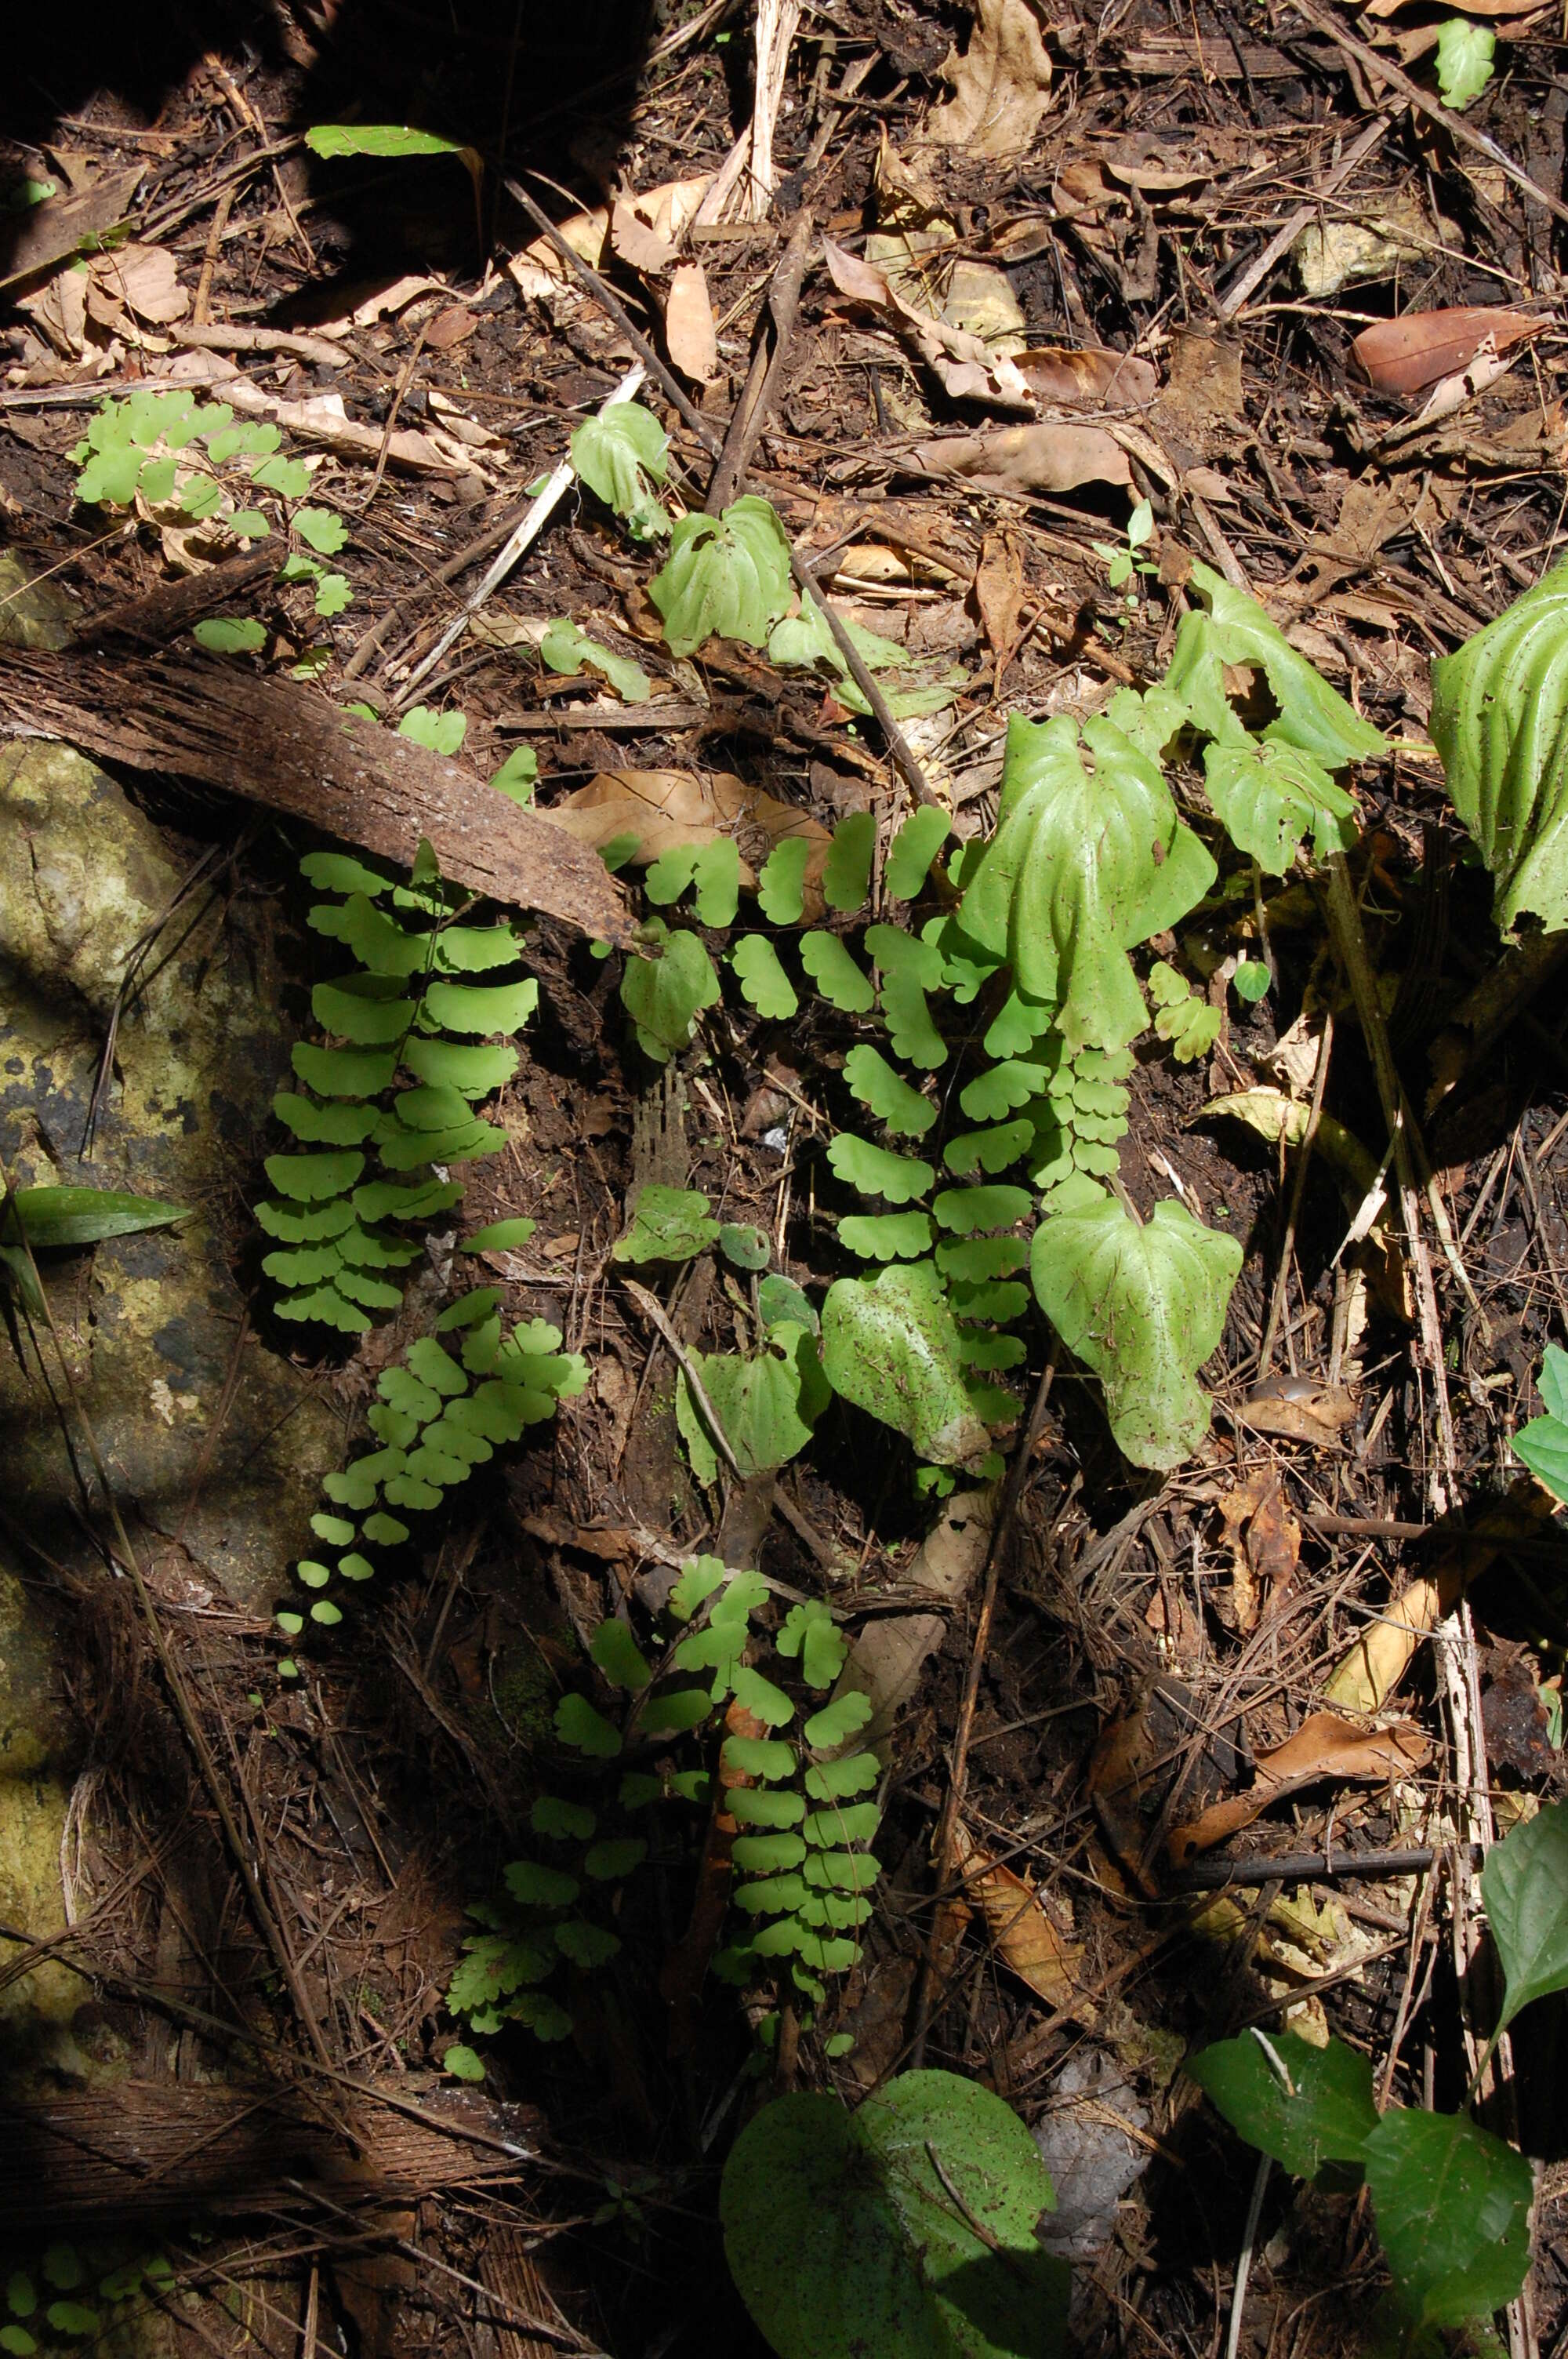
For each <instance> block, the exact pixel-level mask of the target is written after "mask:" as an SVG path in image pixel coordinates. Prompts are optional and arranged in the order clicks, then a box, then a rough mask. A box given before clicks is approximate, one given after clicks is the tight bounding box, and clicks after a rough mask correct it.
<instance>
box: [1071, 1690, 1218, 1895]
mask: <svg viewBox="0 0 1568 2359" xmlns="http://www.w3.org/2000/svg"><path fill="white" fill-rule="evenodd" d="M1238 1735H1239V1725H1237V1726H1236V1728H1235V1729H1234V1731H1233V1730H1232V1729H1230V1728H1219V1729H1215V1728H1209V1727H1207V1726H1206V1724H1205V1720H1204V1714H1203V1711H1202V1708H1201V1706H1200V1704H1199V1702H1198V1699H1197V1698H1196V1696H1195V1694H1194V1693H1193V1691H1192V1690H1191V1689H1190V1688H1188V1687H1185V1686H1184V1684H1183V1682H1182V1681H1181V1680H1175V1679H1169V1678H1165V1679H1157V1680H1151V1681H1150V1682H1149V1684H1148V1686H1147V1687H1146V1688H1145V1689H1144V1690H1143V1692H1142V1694H1141V1696H1140V1698H1139V1700H1138V1702H1137V1703H1136V1704H1135V1705H1134V1707H1133V1708H1132V1710H1131V1711H1130V1712H1123V1713H1120V1714H1119V1715H1118V1716H1117V1718H1116V1719H1114V1720H1111V1721H1108V1723H1106V1725H1105V1727H1104V1728H1103V1729H1102V1730H1101V1732H1100V1734H1099V1737H1098V1741H1097V1743H1096V1745H1095V1748H1094V1751H1093V1753H1092V1754H1091V1755H1090V1756H1089V1764H1088V1773H1087V1786H1088V1792H1089V1799H1090V1800H1091V1802H1092V1803H1093V1804H1094V1810H1095V1816H1096V1818H1097V1819H1098V1821H1099V1823H1100V1830H1101V1832H1102V1833H1103V1834H1104V1836H1105V1838H1106V1841H1107V1842H1108V1843H1109V1845H1110V1847H1111V1850H1112V1851H1113V1852H1114V1853H1115V1854H1116V1857H1117V1860H1118V1862H1119V1865H1120V1866H1121V1867H1122V1868H1123V1869H1124V1870H1125V1871H1126V1873H1127V1874H1128V1875H1130V1877H1131V1878H1132V1880H1133V1881H1134V1882H1135V1883H1136V1885H1137V1886H1138V1888H1139V1890H1140V1891H1141V1893H1142V1894H1143V1895H1144V1897H1145V1898H1146V1899H1153V1898H1154V1897H1156V1895H1157V1893H1158V1890H1159V1886H1158V1885H1157V1884H1156V1882H1155V1880H1154V1878H1153V1876H1152V1874H1151V1873H1150V1864H1149V1860H1148V1857H1147V1856H1146V1855H1147V1854H1149V1853H1150V1852H1151V1850H1152V1848H1153V1847H1154V1846H1156V1845H1157V1843H1158V1840H1159V1833H1158V1830H1159V1824H1160V1816H1161V1812H1162V1809H1163V1808H1164V1807H1165V1799H1166V1796H1167V1795H1168V1793H1169V1791H1170V1789H1171V1786H1172V1782H1173V1779H1175V1778H1178V1777H1179V1778H1180V1779H1181V1780H1182V1791H1183V1795H1184V1798H1185V1799H1187V1801H1188V1803H1189V1806H1195V1807H1196V1808H1197V1809H1199V1810H1203V1809H1205V1808H1206V1806H1207V1805H1208V1804H1209V1803H1210V1802H1211V1801H1212V1800H1213V1799H1216V1798H1217V1797H1219V1796H1222V1795H1224V1794H1225V1793H1226V1792H1227V1790H1228V1789H1229V1788H1232V1787H1233V1786H1234V1785H1235V1784H1236V1782H1237V1780H1238V1778H1239V1777H1243V1776H1244V1775H1245V1774H1246V1772H1247V1769H1248V1767H1249V1761H1248V1759H1247V1756H1246V1755H1245V1754H1244V1753H1243V1752H1242V1751H1241V1750H1240V1748H1239V1745H1238V1741H1237V1739H1238Z"/></svg>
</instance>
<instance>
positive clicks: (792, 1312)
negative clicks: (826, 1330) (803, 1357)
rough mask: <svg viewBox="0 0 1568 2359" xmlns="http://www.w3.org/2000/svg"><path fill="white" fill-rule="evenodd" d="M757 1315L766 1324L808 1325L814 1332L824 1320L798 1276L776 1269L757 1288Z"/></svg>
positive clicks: (784, 1325)
mask: <svg viewBox="0 0 1568 2359" xmlns="http://www.w3.org/2000/svg"><path fill="white" fill-rule="evenodd" d="M757 1316H758V1318H759V1319H760V1320H761V1321H762V1324H763V1326H764V1327H804V1328H805V1329H806V1332H808V1333H809V1334H812V1335H815V1334H816V1332H817V1331H818V1328H819V1326H820V1323H821V1322H820V1321H819V1320H818V1319H817V1316H816V1311H815V1310H813V1309H812V1307H811V1304H810V1302H809V1300H808V1299H807V1298H806V1295H805V1294H803V1293H802V1291H801V1289H800V1288H799V1287H798V1286H796V1284H795V1280H794V1278H793V1277H780V1276H779V1274H778V1272H777V1271H776V1270H775V1271H774V1272H773V1274H772V1275H771V1276H770V1277H764V1278H763V1279H762V1283H761V1285H760V1286H759V1287H758V1288H757Z"/></svg>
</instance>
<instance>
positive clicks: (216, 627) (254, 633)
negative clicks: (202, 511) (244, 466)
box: [190, 486, 266, 656]
mask: <svg viewBox="0 0 1568 2359" xmlns="http://www.w3.org/2000/svg"><path fill="white" fill-rule="evenodd" d="M213 505H214V506H216V505H217V497H216V486H214V497H213ZM190 636H191V637H192V638H193V639H194V640H195V642H196V644H197V646H198V647H205V648H206V650H207V653H208V654H209V655H210V656H245V655H254V654H255V653H256V651H257V650H258V648H261V647H265V645H266V625H265V623H258V622H256V621H255V620H254V617H252V616H251V615H249V614H246V615H243V616H242V617H235V616H232V615H227V614H210V615H208V617H207V619H206V620H205V621H204V622H200V623H198V624H196V625H194V627H193V628H192V630H191V634H190Z"/></svg>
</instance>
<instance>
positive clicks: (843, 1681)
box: [834, 1484, 997, 1754]
mask: <svg viewBox="0 0 1568 2359" xmlns="http://www.w3.org/2000/svg"><path fill="white" fill-rule="evenodd" d="M996 1500H997V1486H996V1484H987V1485H986V1486H985V1488H984V1489H982V1490H976V1491H962V1492H955V1494H954V1495H953V1496H952V1497H951V1498H950V1499H949V1500H948V1501H947V1504H946V1506H945V1507H944V1508H943V1510H942V1515H941V1517H940V1520H939V1521H938V1522H937V1523H936V1525H935V1527H934V1528H933V1529H932V1531H931V1532H930V1533H929V1534H928V1535H927V1537H926V1538H925V1540H924V1541H923V1542H922V1543H921V1545H920V1547H919V1548H918V1549H916V1550H915V1553H914V1557H913V1559H912V1560H911V1561H910V1563H909V1564H908V1565H907V1566H906V1567H905V1568H904V1571H903V1577H902V1579H901V1581H900V1583H899V1586H900V1588H901V1589H903V1590H906V1591H909V1592H911V1593H912V1596H911V1603H919V1602H921V1601H922V1600H924V1599H929V1600H930V1602H931V1603H932V1604H934V1605H936V1606H941V1607H945V1608H946V1609H947V1610H946V1612H940V1613H929V1612H926V1613H913V1614H879V1615H878V1616H877V1618H876V1619H875V1620H874V1621H871V1622H868V1623H867V1625H866V1626H865V1628H864V1629H863V1630H862V1631H861V1633H860V1636H859V1637H858V1638H857V1639H856V1641H855V1643H854V1645H853V1646H852V1647H850V1649H849V1660H848V1662H847V1663H846V1664H845V1666H844V1669H843V1670H842V1671H841V1672H840V1673H839V1676H838V1687H837V1688H836V1689H835V1690H834V1693H835V1695H842V1694H844V1693H846V1692H847V1691H848V1690H849V1689H851V1688H852V1689H855V1690H857V1691H858V1692H859V1693H860V1694H861V1695H867V1696H870V1698H871V1719H870V1720H869V1721H868V1723H866V1727H865V1731H864V1733H863V1734H862V1735H861V1736H860V1738H859V1739H858V1742H859V1743H860V1744H861V1745H867V1746H869V1747H870V1748H871V1750H872V1751H873V1752H876V1753H878V1754H882V1753H885V1751H886V1746H887V1740H888V1736H889V1734H890V1732H891V1731H892V1724H893V1723H894V1721H895V1720H896V1719H897V1717H898V1715H899V1713H900V1712H901V1711H902V1710H903V1706H904V1705H905V1704H906V1703H907V1702H908V1701H909V1699H910V1698H911V1696H913V1695H914V1690H915V1689H916V1688H917V1686H918V1685H919V1683H920V1674H921V1671H922V1669H923V1668H924V1666H925V1663H926V1662H927V1660H928V1659H929V1658H930V1657H931V1656H932V1655H934V1654H935V1651H936V1649H937V1647H939V1646H940V1645H941V1643H942V1639H943V1636H944V1635H945V1633H946V1628H947V1614H948V1613H949V1612H951V1610H952V1608H953V1607H954V1606H955V1605H958V1604H960V1603H962V1602H963V1600H964V1598H965V1597H967V1596H968V1593H969V1591H970V1590H971V1589H972V1587H973V1586H974V1584H975V1582H977V1581H978V1580H979V1576H980V1571H981V1568H982V1566H983V1565H984V1563H985V1560H986V1550H987V1549H988V1548H989V1546H990V1537H991V1524H992V1520H993V1518H994V1517H995V1514H996Z"/></svg>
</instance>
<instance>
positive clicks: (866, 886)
mask: <svg viewBox="0 0 1568 2359" xmlns="http://www.w3.org/2000/svg"><path fill="white" fill-rule="evenodd" d="M876 848H877V823H876V821H875V820H874V819H873V818H872V816H871V812H870V811H851V812H850V813H849V818H848V819H844V820H840V821H839V822H838V826H837V827H836V828H835V829H834V831H833V841H832V843H831V844H830V845H829V846H828V851H827V865H826V866H825V868H824V869H823V872H822V897H823V899H824V900H825V901H826V902H827V906H828V908H830V909H837V910H838V911H839V912H840V914H841V915H842V916H844V917H853V916H854V914H855V912H856V910H857V909H859V908H860V907H861V906H862V904H863V903H864V901H865V898H866V895H867V894H868V893H869V892H870V890H871V855H872V853H874V852H875V851H876Z"/></svg>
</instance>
